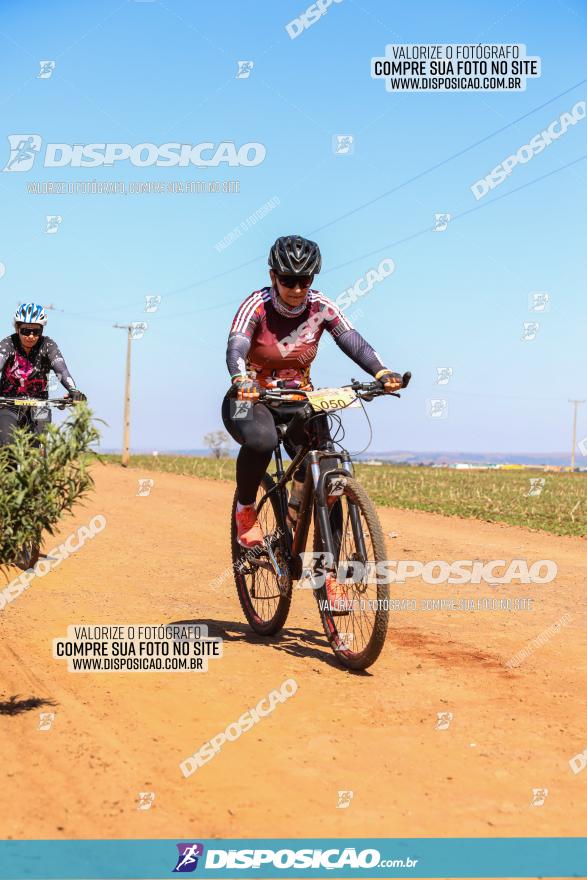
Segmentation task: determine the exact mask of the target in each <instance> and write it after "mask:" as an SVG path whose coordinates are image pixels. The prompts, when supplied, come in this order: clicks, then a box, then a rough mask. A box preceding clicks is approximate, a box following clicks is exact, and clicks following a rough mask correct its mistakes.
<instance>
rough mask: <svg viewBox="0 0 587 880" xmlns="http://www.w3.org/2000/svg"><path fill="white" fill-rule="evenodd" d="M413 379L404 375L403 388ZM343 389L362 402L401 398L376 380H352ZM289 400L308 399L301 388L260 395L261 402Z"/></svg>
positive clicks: (272, 390) (283, 389)
mask: <svg viewBox="0 0 587 880" xmlns="http://www.w3.org/2000/svg"><path fill="white" fill-rule="evenodd" d="M411 378H412V374H411V373H410V372H407V373H404V374H403V376H402V385H401V387H402V388H407V387H408V385H409V383H410V379H411ZM342 387H343V388H352V390H353V391H354V392H355V393H356V395H357V397H359V398H360V399H361V400H373V399H374V398H375V397H379V395H385V396H386V397H401V395H400V394H398V393H397V392H396V391H392V392H387V391H384V390H383V388H382V387H381V385H380V384H379V381H378V380H375V381H374V382H359V381H357V380H356V379H352V380H351V384H350V385H344V386H342ZM287 399H289V400H291V401H295V400H298V401H300V402H302V401H304V400H305V399H306V392H305V391H303V390H302V389H300V388H267V389H263V390H262V391H261V392H260V394H259V400H260V401H262V400H268V401H271V400H275V401H283V400H287Z"/></svg>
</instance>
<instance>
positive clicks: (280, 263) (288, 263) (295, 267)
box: [269, 235, 322, 275]
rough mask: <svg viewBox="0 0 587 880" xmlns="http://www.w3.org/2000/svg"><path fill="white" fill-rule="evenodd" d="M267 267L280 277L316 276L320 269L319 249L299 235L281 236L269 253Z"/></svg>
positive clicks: (314, 243)
mask: <svg viewBox="0 0 587 880" xmlns="http://www.w3.org/2000/svg"><path fill="white" fill-rule="evenodd" d="M269 266H270V267H271V268H272V269H273V271H274V272H278V273H279V274H280V275H317V274H318V272H319V271H320V269H321V267H322V257H321V256H320V248H319V247H318V245H317V244H316V242H315V241H310V240H309V239H307V238H302V236H301V235H282V236H281V238H278V239H277V241H276V242H275V244H274V245H273V247H272V248H271V250H270V251H269Z"/></svg>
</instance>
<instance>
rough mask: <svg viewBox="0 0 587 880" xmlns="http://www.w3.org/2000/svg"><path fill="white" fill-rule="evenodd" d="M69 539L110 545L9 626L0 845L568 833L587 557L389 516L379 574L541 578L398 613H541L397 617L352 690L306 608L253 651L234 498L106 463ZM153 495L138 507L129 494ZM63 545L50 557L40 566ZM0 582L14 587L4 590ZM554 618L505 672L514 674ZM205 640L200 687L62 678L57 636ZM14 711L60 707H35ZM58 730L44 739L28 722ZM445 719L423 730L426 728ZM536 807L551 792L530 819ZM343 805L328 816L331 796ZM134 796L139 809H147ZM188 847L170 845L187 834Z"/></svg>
mask: <svg viewBox="0 0 587 880" xmlns="http://www.w3.org/2000/svg"><path fill="white" fill-rule="evenodd" d="M95 476H96V484H97V485H96V491H95V493H94V495H93V496H92V498H91V500H90V501H89V502H88V503H87V504H86V506H85V508H81V507H80V508H78V509H77V511H76V515H75V517H74V518H73V519H72V518H70V519H68V520H67V521H65V522H64V523H63V527H62V529H61V531H60V533H59V538H60V539H61V540H63V539H64V538H66V537H67V536H68V535H69V534H70V533H71V532H72V531H74V530H75V528H76V527H78V526H80V525H83V524H87V523H88V522H89V520H90V519H91V518H92V517H93V516H94V515H96V514H102V515H104V516H105V517H106V520H107V526H106V528H105V529H104V530H103V531H102V532H101V533H100V534H98V535H96V537H95V538H94V539H93V540H91V541H88V542H87V543H86V544H85V545H84V547H83V548H82V549H81V550H79V552H77V553H75V554H73V555H72V556H70V557H69V558H68V559H67V560H65V561H64V562H63V563H62V564H61V565H60V566H59V567H58V568H57V569H56V570H55V571H53V572H51V573H49V574H47V575H46V576H45V577H43V578H36V579H35V580H33V582H32V583H31V586H30V588H29V589H28V590H27V591H26V592H25V593H23V594H22V595H21V596H19V597H18V598H17V599H15V600H14V601H13V602H11V603H9V604H8V605H7V606H6V607H5V608H4V609H3V610H2V611H0V670H1V673H0V674H1V679H0V702H1V703H2V706H1V707H0V744H1V749H2V757H3V761H2V763H3V768H4V769H5V771H6V773H7V775H8V779H7V783H8V784H4V785H2V786H1V787H0V829H1V830H0V836H1V837H3V838H61V837H63V838H67V839H72V838H100V837H129V838H166V837H171V838H177V839H181V838H182V836H184V838H185V839H186V840H188V839H192V838H193V839H196V840H197V839H200V838H201V837H213V836H222V837H248V836H251V837H255V836H258V837H264V836H268V837H269V836H272V837H279V836H284V837H290V836H291V837H302V836H308V837H313V836H318V837H320V836H331V837H336V836H373V837H376V836H382V837H401V836H432V837H436V836H439V837H440V836H442V837H444V836H448V837H450V836H516V835H521V836H541V835H546V836H554V835H583V834H584V833H585V824H584V822H585V820H584V817H585V808H586V803H587V770H585V771H584V772H583V773H577V774H574V773H573V772H572V771H571V769H570V767H569V759H570V758H572V757H573V756H574V755H576V754H577V753H579V752H582V751H583V750H584V749H586V748H587V729H586V726H585V718H586V717H587V712H586V705H585V700H586V694H587V682H586V678H587V675H586V662H585V653H586V647H587V645H586V637H587V626H586V620H587V614H586V610H585V609H586V605H585V542H584V541H583V540H581V539H578V538H561V537H552V536H548V535H545V534H539V533H531V532H529V531H526V530H524V529H521V528H511V527H508V526H500V525H495V524H485V523H478V522H473V521H470V520H458V519H449V518H444V517H440V516H434V515H431V514H426V513H418V512H406V511H399V510H391V509H382V510H381V511H380V512H381V518H382V522H383V526H384V532H385V533H386V534H387V535H389V534H394V533H397V536H396V537H388V542H387V543H388V555H389V558H399V559H402V558H404V559H419V560H422V561H427V560H433V559H446V560H449V561H450V560H453V559H476V558H480V559H484V560H489V559H513V558H521V557H525V558H528V559H529V560H532V561H533V560H536V559H543V558H547V559H553V560H555V561H556V562H557V564H558V567H559V574H558V577H557V580H556V581H555V582H554V583H552V584H548V585H544V586H531V585H530V586H512V587H505V586H502V587H488V586H484V585H481V586H474V585H471V586H467V587H459V588H454V587H453V588H451V587H449V586H447V585H439V586H436V587H433V586H426V585H425V584H423V583H422V582H421V581H415V582H413V583H412V584H410V583H408V584H406V585H404V586H398V587H396V588H393V592H394V594H395V595H398V596H406V597H414V598H417V599H418V600H420V599H423V598H427V597H428V598H440V597H445V596H459V597H461V596H471V597H477V596H479V595H483V596H498V597H504V596H521V595H524V596H531V597H532V598H533V600H534V603H533V610H532V611H518V612H506V611H501V612H500V611H494V612H489V611H485V612H468V613H465V612H457V611H453V612H447V611H424V610H417V611H413V612H406V611H404V612H398V613H395V614H393V615H392V620H391V626H390V631H389V636H388V640H387V645H386V648H385V651H384V653H383V654H382V656H381V658H380V659H379V661H378V662H377V663H376V664H375V666H374V667H372V669H371V670H370V671H369V673H367V674H362V675H351V674H349V673H346V672H344V671H343V670H342V669H340V668H339V667H338V665H337V664H336V662H335V660H334V657H333V655H332V653H331V651H330V650H329V648H328V647H327V644H326V640H325V638H324V636H323V633H322V631H321V627H320V621H319V618H318V613H317V609H316V606H315V602H314V599H313V596H312V594H311V592H310V591H307V590H297V591H295V592H294V602H293V606H292V612H291V616H290V618H289V621H288V627H287V629H286V630H285V631H284V632H283V634H282V636H281V637H280V638H274V639H272V640H267V641H263V640H260V639H258V638H257V637H254V636H253V635H252V634H251V632H250V631H249V629H248V627H247V626H246V624H245V623H244V621H243V615H242V612H241V609H240V606H239V604H238V601H237V597H236V594H235V591H234V585H233V584H232V583H231V580H230V578H228V579H226V580H225V582H224V585H223V586H221V587H219V588H216V590H214V589H212V587H211V582H212V581H213V580H214V579H215V578H217V577H218V575H220V574H221V573H222V572H223V571H224V570H225V569H226V568H227V566H228V565H229V564H230V559H229V543H228V511H229V509H230V501H231V497H232V487H231V485H230V484H228V483H220V482H213V481H204V480H197V479H195V478H190V477H182V476H175V475H170V474H164V473H152V474H148V473H146V472H142V471H135V470H127V471H125V470H122V469H120V468H118V467H116V466H114V465H109V466H105V467H97V468H96V470H95ZM149 476H150V477H152V478H153V479H154V481H155V482H154V486H153V488H152V491H151V494H150V495H149V496H148V497H140V496H138V495H137V485H138V483H137V481H138V478H139V477H141V478H142V477H149ZM56 543H58V541H57V540H51V541H50V542H49V543H47V544H46V549H49V548H50V547H52V546H54V545H55V544H56ZM11 576H14V574H12V573H11ZM566 612H568V613H569V614H570V615H571V619H570V622H569V623H568V625H566V626H564V627H562V629H561V631H560V632H559V633H558V634H555V635H553V636H552V638H551V639H550V640H549V641H548V642H547V644H545V645H544V646H542V647H538V648H537V649H536V650H534V652H533V653H532V654H531V656H529V657H528V658H527V659H526V660H525V661H524V662H523V663H522V664H521V665H520V666H519V667H518V668H517V669H514V670H509V669H507V668H506V667H505V665H504V664H505V663H506V661H507V660H508V659H509V658H510V657H512V656H513V655H514V654H515V653H516V652H517V651H519V650H520V649H522V648H524V647H525V646H526V645H527V644H528V642H530V640H532V639H533V638H535V637H536V636H538V635H540V633H542V632H543V631H544V630H545V629H546V628H547V627H549V626H550V625H551V624H553V623H555V622H556V621H557V620H560V618H561V617H562V616H563V615H564V614H565V613H566ZM173 621H195V622H200V623H208V625H209V627H210V633H211V634H212V635H218V636H221V637H222V639H223V640H224V656H223V657H222V658H221V659H218V660H214V661H210V664H209V671H208V672H207V673H201V674H197V673H179V672H168V673H160V672H149V673H147V672H142V673H141V672H135V673H127V672H125V673H120V672H112V673H102V674H92V673H70V672H67V669H66V664H65V662H64V661H60V660H55V659H53V658H52V639H53V638H56V637H59V636H63V635H65V632H66V627H67V626H68V624H104V625H106V624H109V625H118V624H138V623H144V624H160V623H168V622H173ZM287 678H293V679H295V680H296V682H297V683H298V691H297V693H296V694H295V696H294V697H292V698H291V699H289V700H287V701H286V702H284V703H283V704H278V705H277V707H276V709H275V711H274V712H273V713H272V714H271V715H270V716H268V717H267V718H265V719H263V720H262V721H261V722H260V723H258V724H256V725H255V726H254V727H253V728H252V729H251V730H250V731H248V732H247V733H245V734H243V735H242V736H241V737H240V738H239V739H238V740H237V741H235V742H232V743H227V744H226V745H225V746H224V747H223V749H222V751H221V752H220V754H219V755H218V756H216V757H215V758H214V759H213V760H212V761H210V762H209V763H208V764H206V765H205V766H204V767H202V768H200V769H199V770H197V772H196V773H194V774H193V775H192V776H191V777H189V778H187V779H186V778H184V777H183V776H182V774H181V772H180V770H179V763H180V761H182V760H183V759H184V758H185V757H186V756H188V755H190V754H192V753H193V752H195V751H196V750H197V749H199V747H200V746H201V745H203V743H204V742H206V741H207V740H208V739H210V738H211V737H212V736H214V735H215V734H216V733H218V732H220V731H224V730H225V728H226V726H227V725H228V724H229V723H230V722H233V721H235V720H237V719H238V718H239V716H240V715H242V713H243V712H244V711H245V710H246V709H247V708H248V707H250V706H253V705H255V704H256V703H257V702H258V701H259V700H260V699H261V697H263V696H265V695H266V694H268V693H269V692H270V691H271V690H272V689H274V688H276V687H279V686H280V685H281V683H282V682H283V681H284V680H285V679H287ZM26 700H40V701H52V702H53V703H54V705H50V704H49V702H47V703H45V704H40V705H36V704H35V703H33V704H32V707H31V704H27V703H25V702H23V701H26ZM47 711H51V712H54V713H55V719H54V721H53V723H52V725H51V728H50V729H49V730H39V713H40V712H47ZM439 712H450V713H452V720H450V723H449V725H448V727H447V728H446V729H437V722H438V713H439ZM533 789H548V794H547V795H546V797H545V800H544V803H543V805H541V806H532V805H531V804H532V799H533ZM339 791H351V792H353V795H352V799H351V801H350V806H348V807H347V808H344V809H343V808H337V802H338V792H339ZM139 792H154V794H155V800H154V802H153V805H152V807H151V808H150V809H148V810H139V809H137V800H138V794H139ZM178 835H179V837H178Z"/></svg>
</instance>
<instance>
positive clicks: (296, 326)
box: [226, 287, 383, 388]
mask: <svg viewBox="0 0 587 880" xmlns="http://www.w3.org/2000/svg"><path fill="white" fill-rule="evenodd" d="M275 297H276V294H275V291H274V289H273V288H270V287H264V288H262V289H261V290H256V291H255V292H254V293H252V294H251V295H250V296H248V297H247V299H246V300H245V301H244V302H243V303H242V305H241V306H240V308H239V309H238V311H237V313H236V315H235V317H234V320H233V322H232V327H231V330H230V334H229V337H228V347H227V351H226V364H227V366H228V371H229V373H230V375H231V377H233V376H235V375H237V374H244V373H245V372H246V373H254V374H255V375H256V378H257V381H258V382H259V384H260V385H261V386H262V387H265V388H267V387H271V386H272V385H275V383H276V382H277V381H278V380H283V381H284V382H285V387H286V388H300V387H304V386H307V385H310V384H311V383H310V367H311V364H312V361H313V360H314V358H315V357H316V353H317V351H318V342H319V341H320V337H321V335H322V333H323V332H324V330H327V331H328V333H330V334H331V336H332V337H333V339H334V341H335V342H336V344H337V345H338V347H339V348H340V349H341V350H342V351H343V352H344V353H345V354H346V355H348V357H350V358H351V360H353V361H354V362H355V363H356V364H358V366H359V367H361V368H362V369H363V370H365V371H366V372H367V373H370V374H371V375H372V376H374V375H375V374H376V373H377V372H378V371H379V370H381V369H383V362H382V360H381V358H380V357H379V355H378V354H377V352H376V351H375V350H374V349H373V348H371V346H370V345H369V343H368V342H367V341H366V340H365V339H363V337H362V336H361V334H360V333H359V332H358V331H357V330H355V328H354V327H353V326H352V324H351V323H350V321H349V320H348V319H347V318H346V317H345V316H344V315H343V313H342V312H341V311H340V309H339V308H338V306H337V305H336V304H335V303H333V302H331V301H330V300H329V299H327V298H326V297H325V296H323V294H322V293H320V291H318V290H309V291H308V296H307V299H306V303H305V307H304V308H303V310H302V311H301V312H300V314H299V315H295V316H293V317H292V316H290V315H286V314H285V312H284V310H283V309H280V308H279V306H278V304H277V303H276V299H275Z"/></svg>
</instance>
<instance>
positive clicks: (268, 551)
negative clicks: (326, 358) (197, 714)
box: [231, 373, 411, 670]
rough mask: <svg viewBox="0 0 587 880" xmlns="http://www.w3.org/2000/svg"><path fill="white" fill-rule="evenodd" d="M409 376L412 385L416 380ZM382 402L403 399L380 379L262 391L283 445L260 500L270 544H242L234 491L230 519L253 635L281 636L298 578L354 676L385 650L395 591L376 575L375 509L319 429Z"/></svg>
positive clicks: (379, 534) (378, 531) (379, 559)
mask: <svg viewBox="0 0 587 880" xmlns="http://www.w3.org/2000/svg"><path fill="white" fill-rule="evenodd" d="M402 378H403V382H402V387H403V388H405V387H407V385H408V383H409V381H410V378H411V373H405V374H404V375H403V377H402ZM383 395H384V396H385V397H400V395H399V394H398V393H397V392H396V393H393V394H386V393H385V392H384V391H383V389H382V388H381V386H380V384H379V382H366V383H363V382H358V381H356V380H352V382H351V384H350V385H344V386H341V387H340V388H329V389H319V390H317V391H298V390H296V391H291V390H288V389H283V388H276V389H267V390H265V391H262V392H261V395H260V397H259V402H260V403H264V404H265V405H266V406H268V407H269V408H270V409H271V411H272V414H273V417H274V419H275V423H276V428H277V434H278V438H279V440H278V443H277V446H276V447H275V450H274V459H275V462H274V463H275V472H274V473H273V474H269V473H266V474H265V476H264V477H263V480H262V482H261V485H260V487H259V492H258V494H257V499H256V503H255V506H256V511H257V517H258V519H259V524H260V526H261V531H262V532H263V536H264V543H263V545H260V546H259V547H255V548H253V549H251V550H246V549H245V548H243V547H241V545H240V544H239V543H238V541H237V535H236V523H235V510H236V503H237V493H236V492H235V495H234V501H233V505H232V513H231V544H232V562H233V569H234V578H235V584H236V589H237V593H238V597H239V601H240V604H241V607H242V609H243V612H244V614H245V617H246V618H247V620H248V622H249V624H250V626H251V627H252V629H253V630H254V632H256V633H257V634H259V635H263V636H270V635H274V634H275V633H277V632H279V630H280V629H282V627H283V626H284V625H285V622H286V620H287V616H288V613H289V609H290V605H291V600H292V590H293V583H294V581H298V582H299V586H304V587H307V588H310V589H313V591H314V595H315V597H316V600H317V602H318V610H319V613H320V618H321V621H322V626H323V628H324V632H325V634H326V637H327V638H328V641H329V644H330V646H331V648H332V649H333V651H334V653H335V656H336V657H337V659H338V661H339V662H340V664H341V665H342V666H344V667H346V668H347V669H353V670H363V669H367V667H369V666H371V665H372V664H373V663H374V662H375V661H376V660H377V658H378V657H379V654H380V653H381V651H382V649H383V645H384V644H385V638H386V635H387V627H388V620H389V586H388V584H387V583H385V582H383V579H382V578H379V577H374V573H375V572H377V564H378V563H383V562H384V561H385V557H386V550H385V540H384V537H383V531H382V528H381V523H380V521H379V517H378V515H377V511H376V509H375V507H374V505H373V503H372V501H371V500H370V498H369V496H368V494H367V492H366V491H365V489H364V488H363V487H362V486H361V484H360V483H359V482H358V480H357V479H356V478H355V476H354V469H353V464H352V461H351V457H350V455H349V453H348V452H347V451H346V450H345V449H343V448H342V447H340V449H339V451H337V449H336V447H335V443H334V442H333V441H332V440H330V439H328V440H325V441H322V442H316V432H315V431H313V430H312V425H313V422H314V420H315V419H317V418H318V417H322V418H323V416H322V414H323V413H327V414H331V413H337V412H339V411H341V410H344V409H346V408H347V407H349V406H353V405H354V406H360V405H362V403H363V401H371V400H373V399H374V398H375V397H379V396H383ZM249 405H253V406H255V405H256V404H249ZM284 406H294V407H295V408H296V411H295V412H294V414H293V417H291V410H290V412H289V416H290V417H289V418H288V419H286V418H285V417H284V415H283V414H284V409H283V407H284ZM280 413H281V415H280ZM300 429H303V436H304V438H305V440H304V442H303V443H302V445H301V446H300V447H299V449H298V451H297V453H296V455H295V457H294V458H293V460H292V461H291V464H290V465H289V466H288V467H287V469H284V465H283V457H282V452H281V446H282V444H283V443H284V441H286V440H287V439H288V438H291V436H292V434H293V433H294V432H298V433H299V431H300ZM337 445H338V446H340V444H337ZM304 461H305V463H306V473H305V480H304V484H303V490H302V496H301V499H300V507H299V512H298V516H297V521H296V524H295V528H294V529H291V528H290V526H289V525H288V520H287V516H286V512H287V503H288V492H287V484H288V481H289V480H290V479H291V478H292V476H293V474H294V473H295V472H296V470H297V469H298V467H299V466H300V465H301V464H302V462H304ZM312 523H313V551H312V552H311V553H309V554H308V553H306V552H305V549H306V544H307V541H308V536H309V533H310V526H311V525H312ZM308 556H309V557H310V559H309V562H308Z"/></svg>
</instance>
